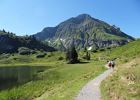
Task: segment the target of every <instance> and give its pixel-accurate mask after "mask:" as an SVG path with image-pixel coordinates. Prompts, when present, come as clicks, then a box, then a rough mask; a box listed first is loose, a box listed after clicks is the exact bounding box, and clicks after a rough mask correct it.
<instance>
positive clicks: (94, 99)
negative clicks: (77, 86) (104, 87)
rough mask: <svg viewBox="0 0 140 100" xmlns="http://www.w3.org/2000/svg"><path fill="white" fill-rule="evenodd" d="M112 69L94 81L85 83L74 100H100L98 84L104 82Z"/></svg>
mask: <svg viewBox="0 0 140 100" xmlns="http://www.w3.org/2000/svg"><path fill="white" fill-rule="evenodd" d="M112 71H113V69H108V70H107V71H105V72H104V73H102V74H101V75H99V76H97V77H96V78H95V79H94V80H92V81H90V82H89V83H87V84H86V85H85V86H84V87H83V88H82V90H81V91H80V93H79V94H78V95H77V97H76V98H75V100H100V99H101V93H100V84H101V81H102V80H104V79H105V78H106V77H107V76H108V75H109V74H110V73H111V72H112Z"/></svg>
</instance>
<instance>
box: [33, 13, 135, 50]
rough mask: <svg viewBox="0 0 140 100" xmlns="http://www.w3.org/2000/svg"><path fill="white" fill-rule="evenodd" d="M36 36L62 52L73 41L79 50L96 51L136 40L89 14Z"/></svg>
mask: <svg viewBox="0 0 140 100" xmlns="http://www.w3.org/2000/svg"><path fill="white" fill-rule="evenodd" d="M34 36H35V37H36V38H37V39H39V40H41V41H46V42H48V44H49V45H51V46H53V47H55V48H57V49H60V50H63V49H66V48H68V47H69V46H70V43H71V42H72V41H74V44H75V45H76V47H77V49H81V48H84V47H85V46H86V47H89V48H91V49H96V48H102V47H107V46H119V45H123V44H126V43H127V42H129V41H133V40H134V38H133V37H131V36H129V35H127V34H126V33H124V32H122V31H121V30H120V28H118V27H116V26H115V25H113V26H111V25H109V24H107V23H106V22H104V21H101V20H98V19H95V18H92V17H91V16H90V15H88V14H81V15H79V16H77V17H72V18H70V19H68V20H66V21H64V22H62V23H60V24H59V25H57V26H56V27H46V28H44V29H43V30H42V31H41V32H39V33H37V34H35V35H34Z"/></svg>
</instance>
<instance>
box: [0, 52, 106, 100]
mask: <svg viewBox="0 0 140 100" xmlns="http://www.w3.org/2000/svg"><path fill="white" fill-rule="evenodd" d="M60 56H61V57H64V53H62V52H53V53H48V54H47V55H46V56H45V58H38V59H37V58H36V57H35V55H30V56H24V55H18V54H14V56H13V55H10V56H9V57H8V58H7V57H6V58H2V59H1V60H0V62H1V63H2V64H1V65H0V66H1V67H13V66H16V67H18V66H19V67H20V66H32V67H33V66H44V67H45V66H50V67H49V69H48V68H47V69H46V70H45V71H44V72H40V73H38V74H37V75H36V77H35V79H34V80H32V81H30V82H28V83H26V84H23V85H19V86H15V87H13V88H11V89H7V90H1V91H0V100H31V99H35V98H37V97H40V96H41V95H42V94H44V95H43V96H42V98H45V99H48V100H66V99H67V100H72V99H74V97H75V96H76V95H77V93H78V92H79V90H80V89H81V88H82V86H83V85H85V84H86V83H87V82H88V81H89V80H91V79H93V78H95V77H96V76H97V75H99V74H100V73H102V72H103V71H105V70H106V69H105V68H104V67H103V65H104V62H99V61H91V62H89V63H82V64H66V63H65V62H64V60H59V59H58V58H59V57H60ZM14 58H17V59H20V60H17V59H16V60H15V59H14ZM26 58H27V59H28V60H22V59H26ZM5 60H7V61H9V62H6V63H5Z"/></svg>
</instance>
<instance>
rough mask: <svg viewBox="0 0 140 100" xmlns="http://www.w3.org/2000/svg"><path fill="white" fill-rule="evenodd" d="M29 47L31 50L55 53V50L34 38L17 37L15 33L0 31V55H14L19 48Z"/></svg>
mask: <svg viewBox="0 0 140 100" xmlns="http://www.w3.org/2000/svg"><path fill="white" fill-rule="evenodd" d="M20 47H27V48H29V49H34V50H35V49H37V50H41V49H42V50H45V51H54V50H55V49H54V48H52V47H50V46H47V45H45V44H43V43H42V42H40V41H38V40H36V38H35V37H33V36H22V37H21V36H16V35H15V34H13V33H9V32H5V31H0V54H1V53H14V52H17V50H18V48H20Z"/></svg>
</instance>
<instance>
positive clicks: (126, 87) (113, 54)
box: [100, 40, 140, 100]
mask: <svg viewBox="0 0 140 100" xmlns="http://www.w3.org/2000/svg"><path fill="white" fill-rule="evenodd" d="M139 44H140V40H137V41H134V42H131V43H129V44H127V45H124V46H122V47H117V48H114V49H112V50H111V51H110V53H109V54H108V57H109V58H110V59H113V58H116V62H117V63H118V64H117V67H116V68H115V70H114V72H113V73H112V75H110V76H109V77H108V78H107V79H105V80H104V81H103V82H102V83H101V87H100V88H101V92H102V99H103V100H139V99H140V85H139V83H140V75H139V74H140V70H139V69H140V47H139V46H138V45H139ZM102 54H103V53H102Z"/></svg>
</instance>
